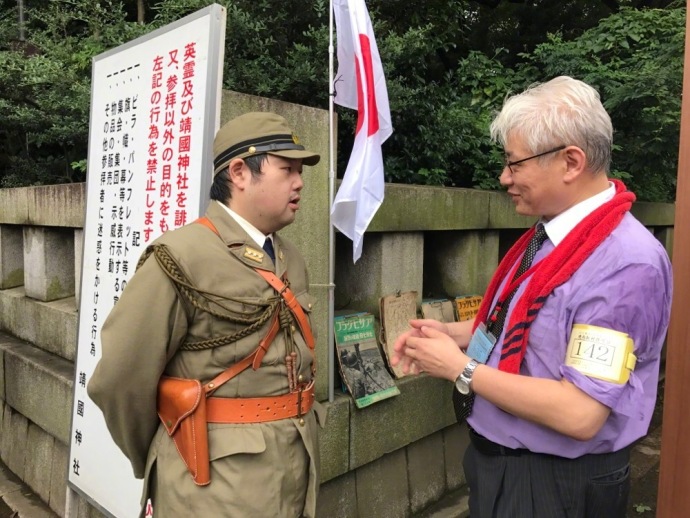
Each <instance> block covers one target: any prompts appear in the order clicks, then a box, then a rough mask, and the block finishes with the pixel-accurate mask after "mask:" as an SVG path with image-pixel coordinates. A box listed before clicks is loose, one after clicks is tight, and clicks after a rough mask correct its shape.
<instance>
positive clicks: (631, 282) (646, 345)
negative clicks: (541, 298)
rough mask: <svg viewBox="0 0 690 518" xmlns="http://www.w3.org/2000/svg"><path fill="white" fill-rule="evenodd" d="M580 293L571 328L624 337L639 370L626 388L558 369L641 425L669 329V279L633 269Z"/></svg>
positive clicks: (654, 270)
mask: <svg viewBox="0 0 690 518" xmlns="http://www.w3.org/2000/svg"><path fill="white" fill-rule="evenodd" d="M582 293H583V296H582V299H581V300H579V301H578V302H577V304H576V306H575V307H574V309H573V313H572V317H571V319H572V320H571V322H570V325H571V327H572V325H574V324H589V325H594V326H599V327H603V328H607V329H612V330H615V331H620V332H623V333H627V334H628V335H629V336H631V337H632V339H633V340H634V343H635V345H634V352H635V355H636V356H637V364H636V366H635V370H634V371H633V372H632V373H631V375H630V379H629V380H628V382H627V383H625V384H617V383H611V382H606V381H603V380H599V379H595V378H590V377H588V376H585V375H584V374H582V373H580V372H579V371H578V370H576V369H575V368H573V367H570V366H566V365H562V366H561V374H562V375H563V376H564V378H565V379H567V380H568V381H570V382H572V383H573V384H575V385H576V386H577V387H579V388H580V389H581V390H583V391H584V392H586V393H587V394H589V395H590V396H591V397H593V398H594V399H596V400H597V401H599V402H601V403H603V404H604V405H606V406H608V407H609V408H611V409H612V410H614V411H616V412H617V413H620V414H622V415H625V416H628V417H631V418H638V419H645V418H646V417H647V416H649V415H651V411H650V408H653V405H654V400H655V396H656V387H657V382H658V375H659V363H660V357H661V349H662V346H663V343H664V339H665V336H666V329H667V327H668V321H669V315H670V301H671V286H670V273H669V272H665V271H663V269H660V268H659V267H657V266H655V265H651V264H632V265H628V266H626V267H625V268H622V269H620V270H617V271H615V272H614V273H612V274H610V275H608V276H607V278H605V279H603V280H602V279H597V281H596V282H593V283H592V284H590V285H589V286H587V287H586V288H585V289H584V290H583V291H582Z"/></svg>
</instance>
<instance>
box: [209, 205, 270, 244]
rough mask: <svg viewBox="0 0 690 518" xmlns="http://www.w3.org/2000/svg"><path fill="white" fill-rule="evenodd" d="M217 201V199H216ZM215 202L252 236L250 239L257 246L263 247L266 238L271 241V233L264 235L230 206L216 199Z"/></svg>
mask: <svg viewBox="0 0 690 518" xmlns="http://www.w3.org/2000/svg"><path fill="white" fill-rule="evenodd" d="M216 201H217V200H216ZM217 203H218V204H219V205H220V206H221V207H223V208H224V209H225V210H226V211H227V213H228V214H230V216H231V217H232V219H234V220H235V221H236V222H237V224H238V225H239V226H240V227H242V229H243V230H244V231H245V232H246V233H247V234H249V237H251V238H252V240H253V241H254V242H255V243H256V244H257V245H258V246H259V248H263V246H264V243H265V242H266V240H267V239H270V240H271V242H272V241H273V235H270V234H269V235H268V236H267V235H265V234H264V233H263V232H261V231H260V230H259V229H258V228H256V227H255V226H254V225H252V224H251V223H249V221H247V220H246V219H244V218H243V217H242V216H240V215H239V214H237V212H235V211H234V210H232V209H231V208H230V207H228V206H227V205H225V204H224V203H220V202H219V201H217Z"/></svg>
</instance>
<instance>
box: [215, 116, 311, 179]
mask: <svg viewBox="0 0 690 518" xmlns="http://www.w3.org/2000/svg"><path fill="white" fill-rule="evenodd" d="M260 153H268V154H270V155H277V156H280V157H284V158H301V159H302V161H303V162H304V164H305V165H316V164H318V163H319V160H320V159H321V157H320V156H319V155H318V154H316V153H314V152H312V151H308V150H306V149H305V148H304V146H303V145H301V144H300V143H299V139H298V138H297V135H295V134H294V133H293V131H292V130H291V129H290V127H289V126H288V123H287V121H286V120H285V119H284V118H283V117H281V116H280V115H276V114H275V113H270V112H251V113H245V114H244V115H240V116H239V117H235V118H234V119H232V120H231V121H229V122H227V123H225V124H224V125H223V127H221V128H220V129H219V130H218V133H217V134H216V138H215V140H214V141H213V175H214V176H215V175H216V174H218V172H220V171H221V170H222V169H223V168H225V167H227V166H228V164H229V163H230V161H231V160H232V159H233V158H246V157H248V156H252V155H257V154H260Z"/></svg>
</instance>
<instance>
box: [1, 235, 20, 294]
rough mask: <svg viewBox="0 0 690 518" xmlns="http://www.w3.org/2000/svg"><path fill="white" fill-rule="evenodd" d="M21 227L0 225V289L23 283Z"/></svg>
mask: <svg viewBox="0 0 690 518" xmlns="http://www.w3.org/2000/svg"><path fill="white" fill-rule="evenodd" d="M22 240H23V238H22V227H21V226H19V225H0V290H5V289H7V288H15V287H17V286H21V285H22V284H24V253H23V251H22V248H23V247H22Z"/></svg>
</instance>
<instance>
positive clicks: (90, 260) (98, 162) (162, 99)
mask: <svg viewBox="0 0 690 518" xmlns="http://www.w3.org/2000/svg"><path fill="white" fill-rule="evenodd" d="M225 20H226V11H225V8H223V7H222V6H220V5H217V4H213V5H210V6H208V7H206V8H204V9H202V10H200V11H197V12H196V13H194V14H191V15H189V16H187V17H185V18H183V19H181V20H179V21H177V22H175V23H173V24H170V25H168V26H166V27H163V28H161V29H158V30H156V31H154V32H152V33H150V34H148V35H146V36H142V37H141V38H138V39H136V40H134V41H131V42H129V43H127V44H125V45H122V46H120V47H117V48H115V49H112V50H110V51H108V52H105V53H103V54H101V55H99V56H97V57H95V58H94V60H93V68H92V84H91V114H90V122H89V128H90V129H89V152H88V167H87V171H88V174H87V185H86V218H85V222H84V243H83V258H82V276H81V296H80V303H79V330H78V335H77V359H76V362H75V379H74V402H73V408H72V426H71V435H70V444H69V462H68V490H67V492H68V494H67V509H66V511H65V514H66V516H76V512H75V509H74V508H75V507H76V506H75V505H74V498H72V497H73V496H74V495H73V493H72V491H76V492H78V493H80V494H81V495H83V496H84V497H85V498H86V499H87V500H88V501H90V502H91V503H92V504H93V505H95V506H96V507H98V508H99V509H100V510H101V511H102V512H104V513H105V514H107V515H109V516H114V517H127V518H129V517H132V516H137V515H138V514H139V510H140V498H141V491H142V481H141V480H136V479H135V478H134V476H133V474H132V468H131V466H130V463H129V461H128V460H127V459H126V458H125V456H124V455H123V454H122V453H121V452H120V450H119V449H118V448H117V446H116V445H115V443H114V442H113V441H112V439H111V437H110V433H109V432H108V429H107V428H106V425H105V421H104V419H103V414H102V413H101V411H100V410H99V409H98V407H97V406H96V405H95V404H94V403H93V402H92V401H91V400H90V399H89V397H88V395H87V393H86V386H87V384H88V382H89V379H90V376H91V374H92V373H93V371H94V369H95V367H96V363H97V362H98V360H99V359H100V356H101V343H100V329H101V326H102V325H103V322H104V320H105V318H106V317H107V315H108V313H109V312H110V310H111V309H112V307H113V306H114V305H115V304H116V303H117V301H118V299H119V297H120V294H121V293H122V290H123V289H124V288H125V286H126V285H127V281H128V279H129V278H130V277H131V276H132V275H133V274H134V271H135V269H136V265H137V261H138V259H139V256H140V255H141V254H142V253H143V251H144V249H145V248H146V247H147V246H148V245H149V244H150V243H151V242H152V241H153V240H154V239H155V238H156V237H158V236H159V235H161V234H162V233H163V232H165V231H166V230H172V229H174V228H177V227H180V226H183V225H185V224H187V223H191V222H192V221H193V220H194V219H196V218H197V217H198V216H199V214H200V213H201V212H202V211H203V209H204V208H205V206H206V204H207V201H208V192H209V189H210V185H211V180H212V174H211V173H212V170H213V166H212V163H213V156H212V148H213V145H212V142H213V138H214V136H215V133H216V131H217V130H218V126H219V124H220V120H219V119H220V94H221V82H222V70H223V54H224V43H225ZM147 514H148V511H147Z"/></svg>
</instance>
